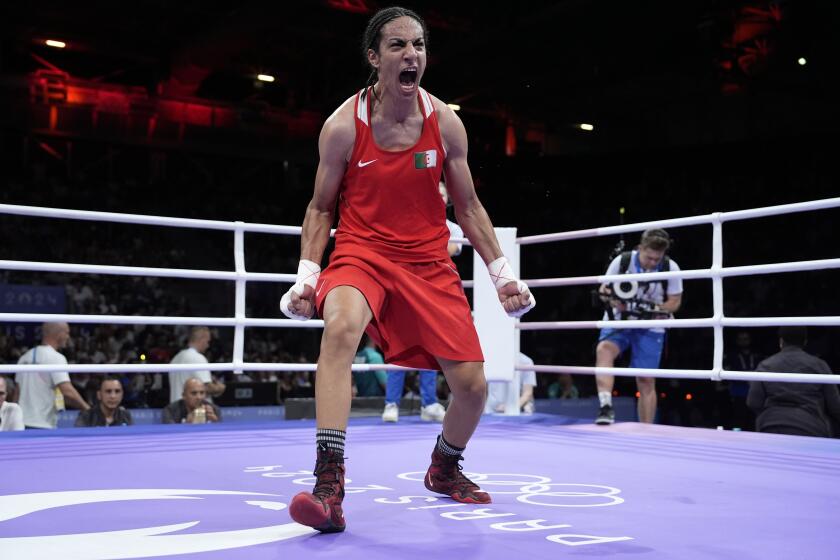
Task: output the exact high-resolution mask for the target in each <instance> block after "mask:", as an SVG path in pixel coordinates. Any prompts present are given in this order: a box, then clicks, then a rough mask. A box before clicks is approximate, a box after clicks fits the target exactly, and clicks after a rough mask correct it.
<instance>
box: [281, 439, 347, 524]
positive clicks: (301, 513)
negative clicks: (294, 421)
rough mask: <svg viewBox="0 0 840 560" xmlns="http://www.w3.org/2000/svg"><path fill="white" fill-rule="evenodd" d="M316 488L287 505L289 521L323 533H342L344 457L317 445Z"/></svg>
mask: <svg viewBox="0 0 840 560" xmlns="http://www.w3.org/2000/svg"><path fill="white" fill-rule="evenodd" d="M313 474H314V475H315V477H316V480H315V488H314V489H313V490H312V493H309V492H301V493H300V494H298V495H297V496H295V497H294V498H292V503H291V504H290V505H289V515H290V516H291V518H292V520H293V521H295V522H296V523H300V524H301V525H306V526H308V527H312V528H314V529H317V530H319V531H321V532H322V533H339V532H341V531H343V530H344V527H345V525H346V523H345V521H344V512H342V510H341V501H342V500H343V499H344V456H343V455H342V454H341V453H337V452H336V451H335V450H333V449H329V448H327V447H323V446H319V448H318V461H317V462H316V463H315V472H314V473H313Z"/></svg>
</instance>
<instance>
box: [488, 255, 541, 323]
mask: <svg viewBox="0 0 840 560" xmlns="http://www.w3.org/2000/svg"><path fill="white" fill-rule="evenodd" d="M487 271H488V272H489V273H490V280H492V281H493V284H494V285H495V286H496V291H497V292H498V291H501V289H502V288H503V287H505V286H507V285H508V284H510V283H511V282H516V287H517V288H518V289H519V293H520V294H521V293H524V292H525V291H526V290H528V285H527V284H525V282H523V281H522V280H520V279H519V278H517V277H516V274H514V273H513V269H512V268H511V267H510V263H509V262H508V260H507V259H506V258H505V257H499V258H498V259H496V260H495V261H493V262H491V263H490V264H488V265H487ZM535 305H537V298H535V297H534V294H531V297H530V299H529V300H528V305H527V306H525V307H523V308H522V309H519V310H518V311H511V312H508V317H517V318H518V317H522V316H523V315H525V314H526V313H527V312H528V311H530V310H531V309H533V308H534V306H535Z"/></svg>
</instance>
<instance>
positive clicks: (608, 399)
mask: <svg viewBox="0 0 840 560" xmlns="http://www.w3.org/2000/svg"><path fill="white" fill-rule="evenodd" d="M670 246H671V238H670V237H669V236H668V233H667V232H666V231H665V230H663V229H649V230H647V231H645V232H644V233H643V234H642V239H641V241H640V243H639V246H638V248H637V249H636V250H634V251H629V252H626V253H621V254H620V255H618V256H616V257H615V258H614V259H613V260H612V262H611V263H610V265H609V267H608V268H607V272H606V274H633V273H637V272H667V271H677V270H680V267H679V266H678V265H677V263H676V262H674V261H673V260H671V259H670V258H669V257H668V256H667V255H666V253H667V251H668V248H669V247H670ZM682 291H683V287H682V280H681V279H680V278H672V279H669V280H656V281H653V282H635V281H633V282H614V283H611V284H602V285H601V287H600V288H599V290H598V295H599V297H600V299H601V301H602V302H603V304H604V306H605V307H606V308H607V311H606V313H605V314H604V320H607V319H613V318H614V319H615V320H621V319H667V318H670V317H672V316H673V313H674V312H676V311H677V310H678V309H679V308H680V303H681V302H682ZM598 341H599V342H598V346H597V348H596V351H595V354H596V362H595V366H596V367H613V365H614V364H615V360H616V358H618V357H619V356H620V355H621V354H622V353H623V352H625V351H627V350H628V349H630V352H631V358H630V367H631V368H641V369H657V368H658V367H659V361H660V358H661V356H662V348H663V346H664V343H665V329H663V328H653V329H603V330H601V334H600V336H599V337H598ZM595 382H596V384H597V385H598V400H599V401H600V406H601V408H600V410H599V413H598V418H597V419H596V420H595V423H596V424H600V425H608V424H612V423H613V422H614V421H615V412H614V411H613V407H612V391H613V384H614V382H615V377H614V376H612V375H596V376H595ZM636 384H637V386H638V388H639V403H638V411H639V421H640V422H647V423H652V422H653V419H654V417H655V416H656V386H655V379H654V378H653V377H637V378H636Z"/></svg>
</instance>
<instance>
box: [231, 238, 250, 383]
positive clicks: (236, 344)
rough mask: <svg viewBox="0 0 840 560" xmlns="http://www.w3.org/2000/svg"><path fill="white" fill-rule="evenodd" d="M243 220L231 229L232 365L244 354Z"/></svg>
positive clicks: (238, 371)
mask: <svg viewBox="0 0 840 560" xmlns="http://www.w3.org/2000/svg"><path fill="white" fill-rule="evenodd" d="M243 226H244V223H243V222H236V229H235V230H234V231H233V263H234V266H235V267H236V293H235V297H236V301H235V303H234V310H233V316H234V318H235V319H236V326H235V327H234V328H233V363H234V366H237V365H242V362H243V361H244V359H243V356H244V354H245V324H244V323H243V320H244V319H245V286H246V282H247V280H245V272H246V271H245V231H244V230H243V229H242V227H243ZM233 373H242V370H241V369H234V371H233Z"/></svg>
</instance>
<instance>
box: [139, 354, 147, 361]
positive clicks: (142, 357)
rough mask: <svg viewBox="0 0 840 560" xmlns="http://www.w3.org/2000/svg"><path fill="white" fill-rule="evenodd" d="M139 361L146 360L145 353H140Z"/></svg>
mask: <svg viewBox="0 0 840 560" xmlns="http://www.w3.org/2000/svg"><path fill="white" fill-rule="evenodd" d="M140 361H141V362H145V361H146V354H140Z"/></svg>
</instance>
